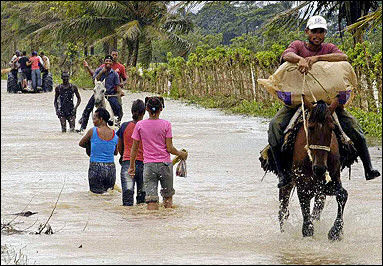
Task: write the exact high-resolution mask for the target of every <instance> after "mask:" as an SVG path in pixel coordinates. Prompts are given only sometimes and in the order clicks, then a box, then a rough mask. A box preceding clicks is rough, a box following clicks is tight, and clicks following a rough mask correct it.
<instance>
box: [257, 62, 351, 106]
mask: <svg viewBox="0 0 383 266" xmlns="http://www.w3.org/2000/svg"><path fill="white" fill-rule="evenodd" d="M315 79H316V80H315ZM257 81H258V84H260V85H262V86H263V87H265V88H266V90H267V91H268V92H269V93H271V94H272V95H274V96H275V97H277V98H278V99H279V100H281V101H282V102H283V103H284V104H285V105H287V106H291V107H295V106H297V105H300V104H301V103H302V102H301V94H302V85H303V74H302V73H300V72H299V71H298V69H297V64H292V63H289V62H285V63H283V64H282V65H281V66H280V67H279V68H278V69H277V70H276V71H275V73H274V74H273V75H271V76H270V77H269V78H268V79H258V80H257ZM305 81H306V82H305V85H304V94H305V97H306V98H307V99H308V100H309V101H311V102H314V101H315V100H314V97H315V99H316V100H317V101H319V100H323V101H325V102H326V103H330V102H331V100H332V99H333V98H334V97H335V96H336V95H337V94H339V95H340V99H339V102H340V103H342V104H348V103H350V102H351V100H352V97H353V93H352V92H353V90H355V88H356V86H357V78H356V74H355V72H354V70H353V68H352V66H351V65H350V63H348V62H346V61H341V62H326V61H319V62H316V63H314V64H313V66H312V68H311V70H310V71H309V73H308V74H306V78H305ZM312 94H313V95H314V97H313V96H312Z"/></svg>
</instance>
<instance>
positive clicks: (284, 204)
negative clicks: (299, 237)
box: [278, 183, 294, 232]
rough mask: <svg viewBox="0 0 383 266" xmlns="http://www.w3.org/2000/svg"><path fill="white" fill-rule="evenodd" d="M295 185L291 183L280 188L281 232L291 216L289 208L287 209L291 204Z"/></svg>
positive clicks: (279, 214) (279, 215)
mask: <svg viewBox="0 0 383 266" xmlns="http://www.w3.org/2000/svg"><path fill="white" fill-rule="evenodd" d="M293 187H294V185H293V184H292V183H290V184H289V185H287V186H284V187H282V188H280V189H279V213H278V217H279V227H280V230H281V232H284V229H283V225H284V223H285V221H286V220H287V218H288V217H289V210H288V209H287V208H288V206H289V200H290V196H291V190H292V189H293Z"/></svg>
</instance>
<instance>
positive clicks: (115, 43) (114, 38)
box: [113, 37, 118, 51]
mask: <svg viewBox="0 0 383 266" xmlns="http://www.w3.org/2000/svg"><path fill="white" fill-rule="evenodd" d="M117 41H118V40H117V37H113V50H116V51H117Z"/></svg>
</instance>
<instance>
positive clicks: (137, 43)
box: [132, 39, 140, 67]
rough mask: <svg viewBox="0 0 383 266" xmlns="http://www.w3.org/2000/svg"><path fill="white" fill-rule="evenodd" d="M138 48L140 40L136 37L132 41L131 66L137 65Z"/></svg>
mask: <svg viewBox="0 0 383 266" xmlns="http://www.w3.org/2000/svg"><path fill="white" fill-rule="evenodd" d="M139 48H140V41H139V40H138V39H137V40H135V41H134V45H133V56H132V66H134V67H135V66H137V59H138V49H139Z"/></svg>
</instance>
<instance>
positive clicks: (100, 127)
mask: <svg viewBox="0 0 383 266" xmlns="http://www.w3.org/2000/svg"><path fill="white" fill-rule="evenodd" d="M117 58H118V52H117V51H113V52H112V53H111V55H107V56H105V59H104V64H102V65H101V66H100V67H98V68H97V69H96V70H95V71H93V70H92V69H91V68H90V67H89V65H88V63H87V62H86V61H84V66H85V68H86V69H87V71H88V73H89V74H90V75H91V76H92V78H93V80H96V79H97V80H99V81H104V82H105V83H104V84H105V89H106V93H105V94H106V95H114V97H108V98H107V99H108V101H109V103H110V104H111V107H112V109H113V112H114V115H116V116H117V117H118V120H120V121H121V118H122V115H123V111H122V106H121V104H120V103H121V99H120V98H119V97H121V96H123V95H124V93H123V92H122V88H123V86H124V84H125V83H126V79H127V76H126V72H125V67H124V66H123V65H122V64H120V63H118V61H117ZM61 77H62V80H63V83H62V84H60V85H59V86H57V87H56V90H55V100H54V106H55V109H56V114H57V116H58V117H59V119H60V123H61V127H62V131H63V132H65V131H66V121H68V122H69V125H70V130H71V131H75V129H74V124H75V118H76V110H77V107H78V106H79V104H80V102H81V96H80V94H79V92H78V89H77V87H76V86H75V85H73V84H71V83H70V82H69V73H68V72H63V73H62V76H61ZM120 81H121V82H120ZM74 95H76V97H77V103H76V105H74V103H73V97H74ZM94 103H95V100H94V96H93V95H92V96H91V98H90V99H89V101H88V104H87V106H86V107H85V110H84V112H83V114H82V117H81V119H80V121H79V122H80V124H81V128H80V130H78V131H79V132H83V131H84V130H85V129H86V127H87V123H88V120H89V116H90V113H91V112H92V110H93V108H94ZM164 107H165V105H164V99H163V98H162V97H146V98H145V102H143V101H142V100H140V99H137V100H136V101H134V102H133V104H132V107H131V113H132V120H131V121H129V122H124V123H122V125H121V127H120V128H119V129H118V130H117V132H116V131H115V130H114V129H112V128H111V127H110V126H109V124H108V121H109V119H110V114H109V112H108V111H107V110H106V109H105V108H102V107H100V108H98V109H97V110H96V111H95V112H94V114H93V125H94V127H93V128H91V129H89V130H88V131H87V132H86V134H85V135H84V136H83V137H82V139H81V140H80V142H79V145H80V146H81V147H83V148H86V151H87V154H88V155H89V157H90V164H89V169H88V181H89V188H90V191H92V192H94V193H105V192H107V190H108V189H113V188H114V185H115V182H116V166H115V163H114V156H116V155H117V154H118V153H119V154H120V156H121V157H120V160H119V162H120V164H121V186H122V203H123V205H124V206H132V205H133V204H134V190H135V187H136V189H137V195H136V204H140V203H147V208H148V209H149V210H156V209H158V208H159V197H158V192H157V190H158V182H160V184H161V187H162V189H161V195H162V197H163V199H164V207H165V208H171V207H172V197H173V195H174V193H175V190H174V187H173V165H172V161H171V159H170V154H174V155H176V156H179V157H180V158H181V159H186V158H187V153H186V152H185V151H179V150H177V149H176V148H175V147H174V146H173V142H172V137H173V136H172V127H171V123H170V122H169V121H167V120H163V119H160V118H159V116H160V113H161V111H162V110H163V108H164ZM146 111H147V112H148V114H149V118H148V119H145V120H143V118H144V115H145V112H146Z"/></svg>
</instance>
